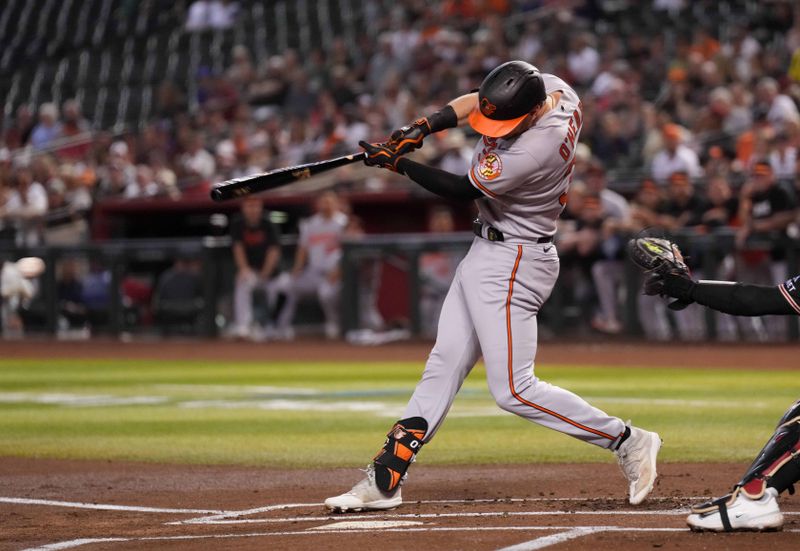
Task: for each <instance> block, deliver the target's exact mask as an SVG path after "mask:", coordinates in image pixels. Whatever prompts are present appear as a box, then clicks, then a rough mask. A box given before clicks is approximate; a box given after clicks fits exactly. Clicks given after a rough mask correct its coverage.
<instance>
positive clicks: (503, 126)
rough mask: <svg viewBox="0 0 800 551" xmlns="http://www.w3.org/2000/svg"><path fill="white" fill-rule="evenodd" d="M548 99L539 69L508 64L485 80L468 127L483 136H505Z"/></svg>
mask: <svg viewBox="0 0 800 551" xmlns="http://www.w3.org/2000/svg"><path fill="white" fill-rule="evenodd" d="M546 98H547V92H545V89H544V82H543V81H542V74H541V73H540V72H539V69H537V68H536V67H534V66H533V65H531V64H530V63H526V62H524V61H508V62H506V63H503V64H502V65H500V66H498V67H496V68H495V69H494V70H492V72H491V73H489V74H488V75H487V76H486V78H485V79H483V82H482V83H481V87H480V89H479V90H478V108H477V109H474V110H473V111H472V113H470V115H469V124H470V126H472V128H474V129H475V131H476V132H478V133H480V134H483V135H484V136H490V137H495V138H496V137H500V136H505V135H506V134H508V133H509V132H511V131H512V130H513V129H514V128H516V126H517V125H518V124H519V123H520V122H521V121H522V119H524V118H525V116H526V115H527V114H528V113H530V112H531V111H533V110H534V109H535V108H536V107H538V106H539V105H540V104H541V103H542V102H543V101H544V100H545V99H546Z"/></svg>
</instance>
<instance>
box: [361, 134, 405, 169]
mask: <svg viewBox="0 0 800 551" xmlns="http://www.w3.org/2000/svg"><path fill="white" fill-rule="evenodd" d="M358 145H360V146H361V147H363V148H364V151H366V153H367V156H366V157H364V164H365V165H367V166H377V167H380V168H387V169H389V170H392V171H394V172H398V173H400V174H404V172H403V171H402V170H401V169H399V168H398V167H397V162H398V161H399V160H400V159H401V158H402V155H401V154H400V153H398V152H397V151H395V150H394V149H393V148H392V147H391V146H390V145H389V144H388V143H367V142H365V141H363V140H362V141H360V142H358Z"/></svg>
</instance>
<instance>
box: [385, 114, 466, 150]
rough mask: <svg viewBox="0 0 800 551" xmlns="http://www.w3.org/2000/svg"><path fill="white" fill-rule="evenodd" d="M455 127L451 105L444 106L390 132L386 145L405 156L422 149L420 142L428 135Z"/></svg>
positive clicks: (455, 120)
mask: <svg viewBox="0 0 800 551" xmlns="http://www.w3.org/2000/svg"><path fill="white" fill-rule="evenodd" d="M456 126H458V115H456V112H455V110H454V109H453V106H452V105H445V106H444V107H442V108H441V109H440V110H439V111H436V112H435V113H431V114H430V115H428V116H427V117H423V118H421V119H417V120H415V121H414V122H412V123H411V124H409V125H407V126H404V127H403V128H401V129H400V130H395V131H394V132H392V134H391V136H390V137H389V141H388V142H387V145H388V146H389V147H391V148H392V149H394V150H395V151H397V153H398V154H399V155H406V154H407V153H411V152H412V151H414V150H415V149H419V148H420V147H422V140H424V139H425V136H427V135H428V134H433V133H434V132H439V131H441V130H446V129H448V128H455V127H456Z"/></svg>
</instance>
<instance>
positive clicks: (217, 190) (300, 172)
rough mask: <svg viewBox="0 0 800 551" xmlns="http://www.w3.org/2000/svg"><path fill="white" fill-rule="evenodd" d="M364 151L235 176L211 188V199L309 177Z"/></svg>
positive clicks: (355, 158) (233, 196)
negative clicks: (261, 172) (251, 174)
mask: <svg viewBox="0 0 800 551" xmlns="http://www.w3.org/2000/svg"><path fill="white" fill-rule="evenodd" d="M364 157H365V153H364V152H361V153H353V154H351V155H345V156H344V157H337V158H335V159H329V160H327V161H319V162H316V163H308V164H304V165H300V166H291V167H286V168H281V169H278V170H274V171H272V172H267V173H265V174H254V175H253V176H245V177H243V178H236V179H234V180H228V181H226V182H222V183H221V184H218V185H216V186H214V188H212V190H211V199H212V200H213V201H217V202H220V201H227V200H228V199H237V198H239V197H244V196H245V195H250V194H253V193H258V192H260V191H266V190H269V189H274V188H277V187H281V186H284V185H286V184H290V183H292V182H296V181H298V180H304V179H306V178H310V177H311V176H313V175H315V174H319V173H321V172H325V171H327V170H331V169H334V168H336V167H340V166H344V165H348V164H351V163H355V162H358V161H360V160H362V159H364Z"/></svg>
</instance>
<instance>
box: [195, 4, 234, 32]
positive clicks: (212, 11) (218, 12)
mask: <svg viewBox="0 0 800 551" xmlns="http://www.w3.org/2000/svg"><path fill="white" fill-rule="evenodd" d="M238 13H239V3H238V2H234V1H233V0H195V2H194V3H192V5H191V6H189V13H188V16H187V18H186V30H187V31H189V32H193V31H205V30H207V29H218V30H224V29H230V28H231V27H233V23H234V22H235V21H236V15H237V14H238Z"/></svg>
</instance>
